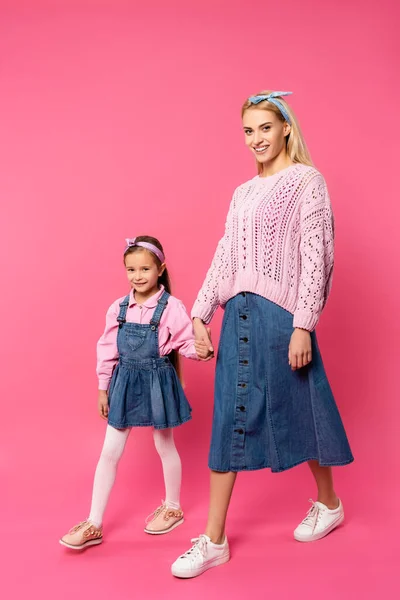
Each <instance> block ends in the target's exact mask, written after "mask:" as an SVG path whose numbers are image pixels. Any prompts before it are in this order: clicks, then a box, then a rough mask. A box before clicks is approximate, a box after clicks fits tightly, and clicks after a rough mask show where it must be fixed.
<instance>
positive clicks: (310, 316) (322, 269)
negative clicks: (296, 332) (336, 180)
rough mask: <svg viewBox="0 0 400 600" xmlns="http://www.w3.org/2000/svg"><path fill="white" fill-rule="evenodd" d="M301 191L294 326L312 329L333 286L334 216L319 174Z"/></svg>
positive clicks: (324, 184) (323, 181)
mask: <svg viewBox="0 0 400 600" xmlns="http://www.w3.org/2000/svg"><path fill="white" fill-rule="evenodd" d="M304 194H305V196H304V198H303V201H302V206H301V213H300V228H301V240H300V255H301V270H300V281H299V287H298V300H297V306H296V310H295V312H294V319H293V327H295V328H300V329H306V330H308V331H313V330H314V329H315V327H316V325H317V323H318V320H319V318H320V315H321V312H322V309H323V308H324V306H325V303H326V300H327V298H328V295H329V292H330V290H331V286H332V272H333V263H334V220H333V214H332V209H331V204H330V200H329V194H328V190H327V187H326V183H325V180H324V178H323V177H322V175H320V174H318V175H316V176H315V177H314V178H313V179H312V180H311V181H310V183H309V184H308V186H307V188H306V190H305V192H304Z"/></svg>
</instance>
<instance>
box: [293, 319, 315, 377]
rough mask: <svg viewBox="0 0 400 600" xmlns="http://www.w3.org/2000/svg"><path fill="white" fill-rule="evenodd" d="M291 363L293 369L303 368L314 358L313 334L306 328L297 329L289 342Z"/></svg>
mask: <svg viewBox="0 0 400 600" xmlns="http://www.w3.org/2000/svg"><path fill="white" fill-rule="evenodd" d="M288 358H289V365H290V366H291V368H292V371H296V370H297V369H301V368H302V367H305V366H306V365H308V363H310V362H311V360H312V352H311V335H310V332H309V331H306V330H305V329H295V330H294V331H293V333H292V337H291V338H290V344H289V356H288Z"/></svg>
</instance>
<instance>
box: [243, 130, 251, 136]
mask: <svg viewBox="0 0 400 600" xmlns="http://www.w3.org/2000/svg"><path fill="white" fill-rule="evenodd" d="M244 134H245V135H251V134H252V130H251V129H245V130H244Z"/></svg>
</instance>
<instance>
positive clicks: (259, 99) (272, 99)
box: [249, 92, 293, 125]
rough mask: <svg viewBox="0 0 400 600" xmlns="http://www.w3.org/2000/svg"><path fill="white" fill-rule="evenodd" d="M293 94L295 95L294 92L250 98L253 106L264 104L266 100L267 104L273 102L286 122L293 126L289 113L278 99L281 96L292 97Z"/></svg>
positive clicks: (272, 93) (273, 93)
mask: <svg viewBox="0 0 400 600" xmlns="http://www.w3.org/2000/svg"><path fill="white" fill-rule="evenodd" d="M291 94H293V92H271V93H270V94H268V95H267V96H250V98H249V102H250V103H251V104H260V102H264V100H267V102H271V103H272V104H274V105H275V106H276V107H277V108H278V109H279V110H280V112H281V115H282V116H283V118H284V119H285V121H287V122H288V123H289V125H291V124H292V123H291V121H290V117H289V113H288V111H287V110H286V108H285V107H284V106H283V104H282V102H279V100H277V98H279V97H280V96H290V95H291Z"/></svg>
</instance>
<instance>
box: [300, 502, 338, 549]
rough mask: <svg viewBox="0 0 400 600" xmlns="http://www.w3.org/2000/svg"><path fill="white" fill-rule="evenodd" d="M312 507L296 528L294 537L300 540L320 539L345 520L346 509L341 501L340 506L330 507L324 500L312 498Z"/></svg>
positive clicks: (311, 540) (312, 540)
mask: <svg viewBox="0 0 400 600" xmlns="http://www.w3.org/2000/svg"><path fill="white" fill-rule="evenodd" d="M310 502H311V503H312V507H311V508H310V510H309V511H308V513H307V515H306V518H305V519H304V520H303V521H302V522H301V523H300V525H299V526H298V527H296V529H295V530H294V539H295V540H297V541H298V542H314V541H315V540H320V539H321V538H323V537H325V536H326V535H328V533H330V532H331V531H333V530H334V529H336V527H337V526H338V525H340V523H343V521H344V510H343V505H342V503H341V501H340V500H339V506H338V507H337V508H334V509H329V508H328V507H327V506H325V504H322V502H314V501H313V500H310Z"/></svg>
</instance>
